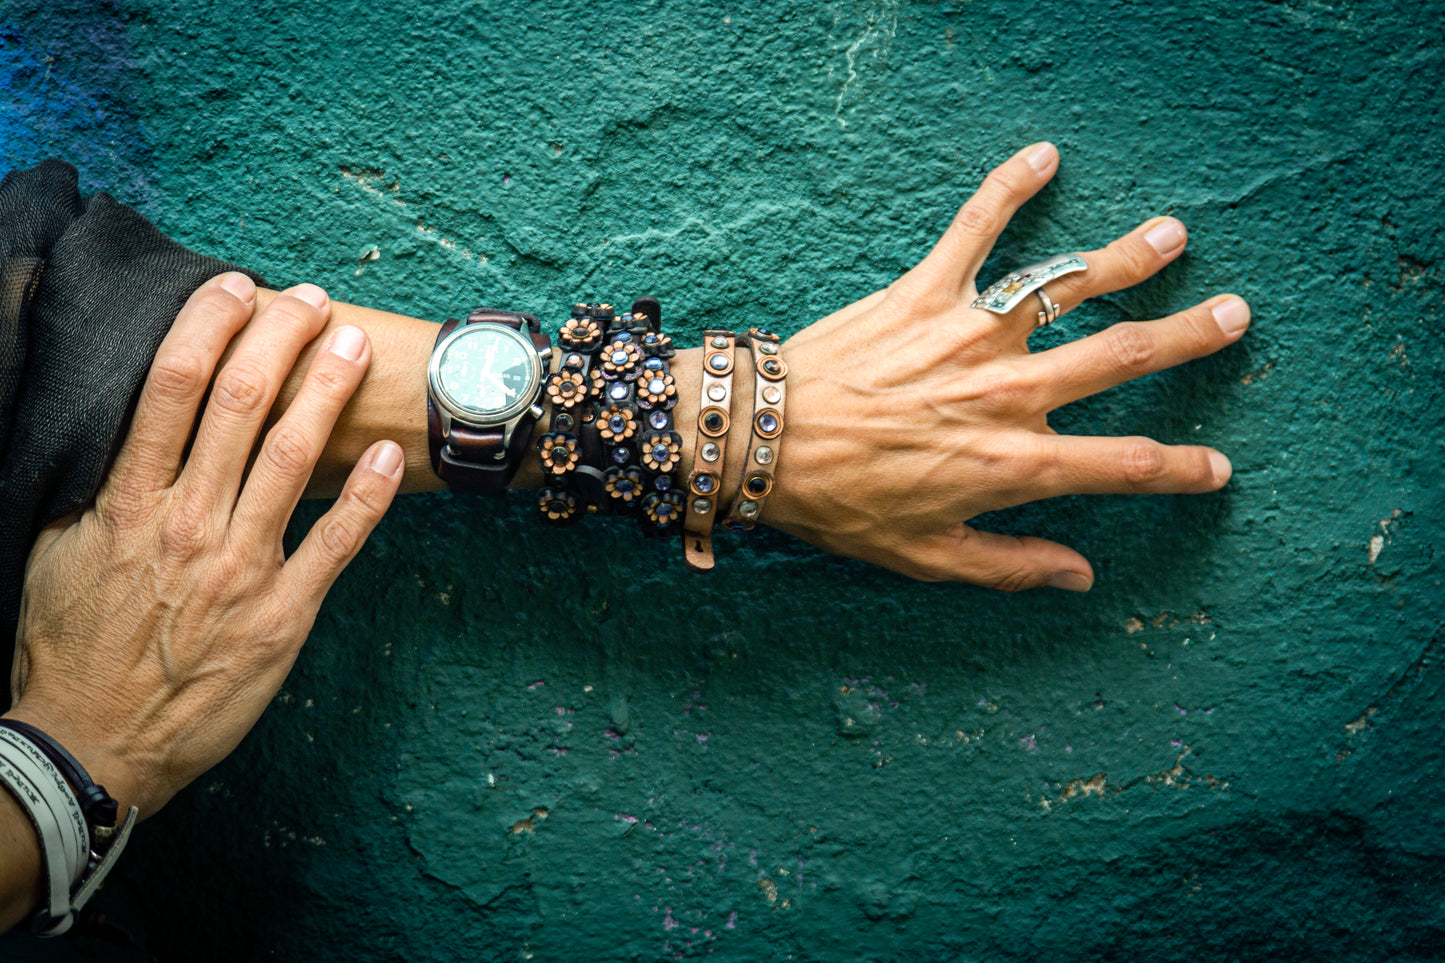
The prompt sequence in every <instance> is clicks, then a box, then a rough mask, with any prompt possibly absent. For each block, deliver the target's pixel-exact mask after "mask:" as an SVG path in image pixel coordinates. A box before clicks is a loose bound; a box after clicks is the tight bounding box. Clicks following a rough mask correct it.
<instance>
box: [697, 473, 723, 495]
mask: <svg viewBox="0 0 1445 963" xmlns="http://www.w3.org/2000/svg"><path fill="white" fill-rule="evenodd" d="M716 483H717V479H715V478H713V476H711V475H699V476H697V481H695V482H694V483H693V485H694V487H696V488H697V490H698V491H700V492H702V493H703V494H704V495H706V494H708V493H709V492H711V491H712V490H713V486H714V485H715V484H716Z"/></svg>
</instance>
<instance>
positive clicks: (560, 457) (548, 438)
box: [537, 431, 578, 475]
mask: <svg viewBox="0 0 1445 963" xmlns="http://www.w3.org/2000/svg"><path fill="white" fill-rule="evenodd" d="M537 451H538V453H539V454H540V456H541V457H540V461H541V463H542V472H543V473H544V474H551V475H565V474H567V473H568V472H569V471H571V470H572V469H573V468H576V467H577V458H578V455H577V439H576V438H574V437H572V436H571V435H569V434H567V433H565V432H561V431H553V432H548V433H547V434H545V435H543V436H542V437H541V438H538V439H537Z"/></svg>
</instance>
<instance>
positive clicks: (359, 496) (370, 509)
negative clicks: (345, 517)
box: [351, 476, 390, 524]
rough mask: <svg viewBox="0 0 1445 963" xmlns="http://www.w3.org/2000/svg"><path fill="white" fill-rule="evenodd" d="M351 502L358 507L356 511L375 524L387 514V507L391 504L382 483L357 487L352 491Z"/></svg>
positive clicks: (363, 484) (364, 484)
mask: <svg viewBox="0 0 1445 963" xmlns="http://www.w3.org/2000/svg"><path fill="white" fill-rule="evenodd" d="M378 478H379V476H378ZM351 501H352V503H353V504H354V505H355V506H356V510H357V511H358V512H360V513H361V514H362V515H363V516H365V518H366V519H367V520H368V521H369V522H371V523H373V524H374V523H375V521H376V520H377V519H379V518H381V516H382V515H384V514H385V513H386V507H387V505H388V504H390V500H389V499H388V497H387V495H386V491H385V486H384V485H382V484H380V483H377V484H368V483H362V484H359V485H357V486H356V487H355V488H354V489H352V492H351Z"/></svg>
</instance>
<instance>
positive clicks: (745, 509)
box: [738, 502, 758, 518]
mask: <svg viewBox="0 0 1445 963" xmlns="http://www.w3.org/2000/svg"><path fill="white" fill-rule="evenodd" d="M738 514H739V515H741V516H742V517H743V518H753V517H755V516H756V515H757V514H758V503H757V502H743V503H742V504H741V505H739V506H738Z"/></svg>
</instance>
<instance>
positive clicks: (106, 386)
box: [0, 160, 261, 704]
mask: <svg viewBox="0 0 1445 963" xmlns="http://www.w3.org/2000/svg"><path fill="white" fill-rule="evenodd" d="M228 270H229V271H236V270H243V269H242V268H239V267H237V266H235V265H233V264H227V263H226V262H224V261H219V260H217V259H215V258H212V257H206V256H203V255H200V254H197V253H195V252H194V251H190V250H188V249H186V248H184V247H182V246H181V245H179V244H177V243H176V242H174V241H172V240H171V239H169V238H168V237H166V236H165V235H164V234H162V233H161V232H160V231H159V230H157V229H156V227H155V226H154V225H153V224H151V223H150V222H149V221H147V220H146V219H145V218H144V217H142V216H141V215H140V214H138V213H136V212H135V211H133V210H131V209H130V208H129V207H126V206H125V205H124V204H120V203H118V202H116V201H115V200H114V199H112V198H111V197H110V196H109V195H108V194H95V195H93V196H91V197H89V198H82V197H81V196H80V193H79V190H78V188H77V182H76V171H75V168H73V167H71V166H70V165H69V164H65V163H62V162H60V161H54V160H48V161H45V162H44V163H42V164H40V165H39V166H38V167H35V168H32V169H30V170H26V171H14V172H11V173H9V174H7V175H6V176H5V179H4V180H3V182H0V656H3V658H4V662H3V665H4V666H5V667H7V668H8V667H9V665H10V663H11V658H12V657H13V651H14V642H15V631H16V628H17V619H18V616H19V607H20V590H21V584H22V582H23V579H24V575H25V560H26V557H27V555H28V554H29V551H30V546H31V544H32V543H33V542H34V539H35V536H36V534H37V533H38V532H39V530H40V528H41V527H42V526H44V525H45V524H46V523H48V522H51V521H54V520H55V519H57V518H59V517H61V516H63V515H66V514H68V513H70V512H73V511H75V510H77V509H80V508H83V507H84V506H85V505H86V504H87V503H88V502H89V501H90V500H91V498H92V497H93V496H94V495H95V492H96V490H97V489H99V487H100V484H101V481H102V480H103V479H104V477H105V471H106V467H107V466H108V465H109V464H110V460H111V458H112V457H113V456H114V454H115V451H116V449H117V448H118V447H119V445H120V442H121V441H122V440H123V438H124V433H125V429H126V426H127V424H128V421H129V417H130V411H131V407H132V405H133V404H134V401H135V397H136V394H137V393H138V391H139V388H140V385H141V383H142V382H143V381H144V380H145V375H146V371H147V369H148V368H149V367H150V362H151V359H152V357H154V355H155V351H156V348H157V347H159V345H160V343H161V339H162V338H163V337H164V336H165V333H166V331H167V330H168V329H169V327H170V325H171V322H172V321H174V320H175V317H176V314H177V312H179V311H180V309H181V306H182V305H184V304H185V302H186V298H188V297H189V296H190V294H191V292H192V291H194V290H195V289H196V288H197V287H199V286H200V285H201V284H202V283H204V282H205V281H206V280H207V279H208V278H210V277H213V276H215V275H217V274H220V273H221V272H223V271H228ZM246 273H248V274H250V275H251V277H253V278H255V279H256V281H257V283H260V281H261V279H260V278H259V277H258V276H257V275H255V274H253V273H251V272H246ZM8 702H9V698H8V696H7V697H5V698H4V699H0V704H8Z"/></svg>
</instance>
